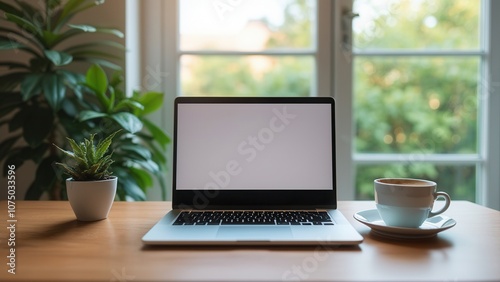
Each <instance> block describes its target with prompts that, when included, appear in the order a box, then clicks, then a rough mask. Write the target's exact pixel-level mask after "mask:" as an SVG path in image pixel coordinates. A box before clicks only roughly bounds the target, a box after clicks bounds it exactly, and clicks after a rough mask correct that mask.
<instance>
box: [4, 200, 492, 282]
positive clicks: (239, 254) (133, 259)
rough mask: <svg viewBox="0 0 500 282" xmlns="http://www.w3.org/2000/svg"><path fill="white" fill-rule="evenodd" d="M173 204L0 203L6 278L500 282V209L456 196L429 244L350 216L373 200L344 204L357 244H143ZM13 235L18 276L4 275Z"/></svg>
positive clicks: (61, 279)
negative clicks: (446, 225) (76, 209)
mask: <svg viewBox="0 0 500 282" xmlns="http://www.w3.org/2000/svg"><path fill="white" fill-rule="evenodd" d="M170 205H171V203H170V202H133V203H132V202H128V203H127V202H116V203H114V206H113V208H112V210H111V212H110V215H109V218H108V219H106V220H102V221H97V222H91V223H84V222H78V221H76V220H75V216H74V214H73V212H72V210H71V207H70V205H69V203H68V202H45V201H37V202H23V201H18V202H17V203H16V218H15V219H16V220H17V222H8V220H9V218H8V217H7V215H8V212H7V203H6V202H5V201H4V202H1V210H2V212H1V218H0V219H1V222H2V224H3V225H5V226H6V227H9V226H10V224H12V223H14V224H15V231H14V232H11V230H12V228H11V229H9V228H6V227H2V228H1V229H0V230H1V231H0V234H1V238H0V239H1V240H0V243H1V248H0V257H1V258H2V259H1V261H2V265H3V267H2V270H1V272H0V281H20V280H22V281H198V280H201V281H236V280H244V281H250V280H252V281H253V280H255V281H276V280H278V281H299V280H300V281H302V280H312V281H336V280H339V281H500V212H499V211H496V210H492V209H488V208H485V207H482V206H479V205H476V204H472V203H470V202H462V201H456V202H453V203H452V205H451V207H450V209H449V210H448V211H447V212H446V214H447V215H449V216H451V217H453V218H454V219H455V220H456V221H457V225H456V226H455V227H453V228H451V229H449V230H446V231H443V232H441V233H439V234H438V236H437V237H434V238H431V239H425V240H417V241H415V240H413V241H393V240H387V239H382V238H379V237H377V236H376V235H374V234H372V233H370V229H369V228H368V227H366V226H364V225H362V224H361V223H358V222H357V221H355V220H354V219H353V217H352V216H353V214H354V213H355V212H357V211H360V210H364V209H371V208H374V206H375V205H374V203H373V202H340V203H339V209H340V210H341V211H342V212H343V213H344V215H345V216H346V217H347V218H348V219H349V220H350V221H351V222H352V224H353V225H354V227H355V228H356V229H357V230H358V231H359V232H360V233H361V234H362V235H363V236H364V238H365V241H364V242H363V243H362V244H361V245H359V246H354V247H353V246H348V247H338V248H330V247H325V246H316V247H145V246H143V244H142V243H141V237H142V236H143V235H144V234H145V233H146V232H147V231H148V230H149V228H151V227H152V226H153V225H154V224H155V223H156V222H157V221H158V220H159V219H160V218H161V217H162V216H163V215H164V214H165V212H166V211H167V210H169V209H170ZM12 234H14V236H15V237H14V238H15V243H16V245H15V267H16V268H15V272H16V274H11V273H9V272H8V270H9V269H10V267H9V266H8V265H7V266H6V263H8V262H9V260H10V259H9V258H7V256H10V251H11V250H10V247H9V246H8V242H9V241H8V240H7V239H9V238H10V237H12Z"/></svg>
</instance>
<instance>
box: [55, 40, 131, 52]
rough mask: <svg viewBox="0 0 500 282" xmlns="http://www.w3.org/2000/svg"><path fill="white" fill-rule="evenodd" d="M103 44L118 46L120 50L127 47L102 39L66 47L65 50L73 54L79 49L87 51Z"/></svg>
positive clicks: (98, 47)
mask: <svg viewBox="0 0 500 282" xmlns="http://www.w3.org/2000/svg"><path fill="white" fill-rule="evenodd" d="M103 46H108V47H112V48H116V49H118V50H120V51H125V50H126V48H125V46H123V44H121V43H118V42H115V41H111V40H100V41H96V42H90V43H82V44H77V45H74V46H71V47H68V48H66V49H64V50H63V51H64V52H66V53H69V54H72V53H73V52H79V51H87V50H89V49H91V48H95V49H97V50H98V49H102V47H103Z"/></svg>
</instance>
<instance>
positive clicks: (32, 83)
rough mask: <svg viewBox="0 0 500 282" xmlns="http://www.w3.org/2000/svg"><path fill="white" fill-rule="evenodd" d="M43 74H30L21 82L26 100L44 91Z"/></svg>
mask: <svg viewBox="0 0 500 282" xmlns="http://www.w3.org/2000/svg"><path fill="white" fill-rule="evenodd" d="M42 78H43V75H42V74H28V75H26V76H25V77H24V79H23V81H22V82H21V93H22V97H23V100H24V101H27V100H29V99H31V97H33V96H36V95H39V94H40V93H41V92H42V83H41V81H42Z"/></svg>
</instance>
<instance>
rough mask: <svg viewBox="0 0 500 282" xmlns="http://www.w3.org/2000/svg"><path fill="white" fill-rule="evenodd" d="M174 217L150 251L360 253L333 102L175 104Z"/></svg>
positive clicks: (197, 100) (150, 241)
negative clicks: (216, 248) (342, 179)
mask: <svg viewBox="0 0 500 282" xmlns="http://www.w3.org/2000/svg"><path fill="white" fill-rule="evenodd" d="M174 105H175V106H174V107H175V108H174V134H173V139H174V142H173V171H172V172H173V176H172V177H173V182H172V184H173V185H172V189H173V191H172V210H171V211H170V212H168V213H167V214H166V215H165V216H164V217H163V218H162V219H161V220H160V221H159V222H158V223H156V224H155V225H154V226H153V227H152V228H151V229H150V230H149V231H148V232H147V233H146V234H145V235H144V237H143V238H142V241H143V243H144V244H146V245H355V244H359V243H361V242H362V240H363V237H362V236H361V235H360V234H359V233H358V232H357V231H356V230H355V229H354V228H353V227H352V226H351V225H350V223H349V222H348V221H347V220H346V218H345V217H344V216H343V215H342V213H341V212H340V211H339V210H337V186H336V165H337V164H336V162H335V101H334V99H333V98H331V97H302V98H296V97H294V98H292V97H286V98H283V97H177V98H176V99H175V102H174Z"/></svg>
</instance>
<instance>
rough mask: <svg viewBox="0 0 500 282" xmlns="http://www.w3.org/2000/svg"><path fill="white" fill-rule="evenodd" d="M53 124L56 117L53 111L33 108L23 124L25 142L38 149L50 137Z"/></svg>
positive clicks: (44, 108)
mask: <svg viewBox="0 0 500 282" xmlns="http://www.w3.org/2000/svg"><path fill="white" fill-rule="evenodd" d="M53 124H54V115H53V113H52V110H51V109H49V108H46V107H36V106H32V107H31V109H30V113H29V114H28V115H27V116H26V119H25V120H24V122H23V137H24V140H26V142H27V143H28V145H30V147H32V148H34V147H37V146H38V145H40V144H41V143H42V142H43V140H45V139H46V138H47V137H48V136H49V134H50V131H51V130H52V126H53Z"/></svg>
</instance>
